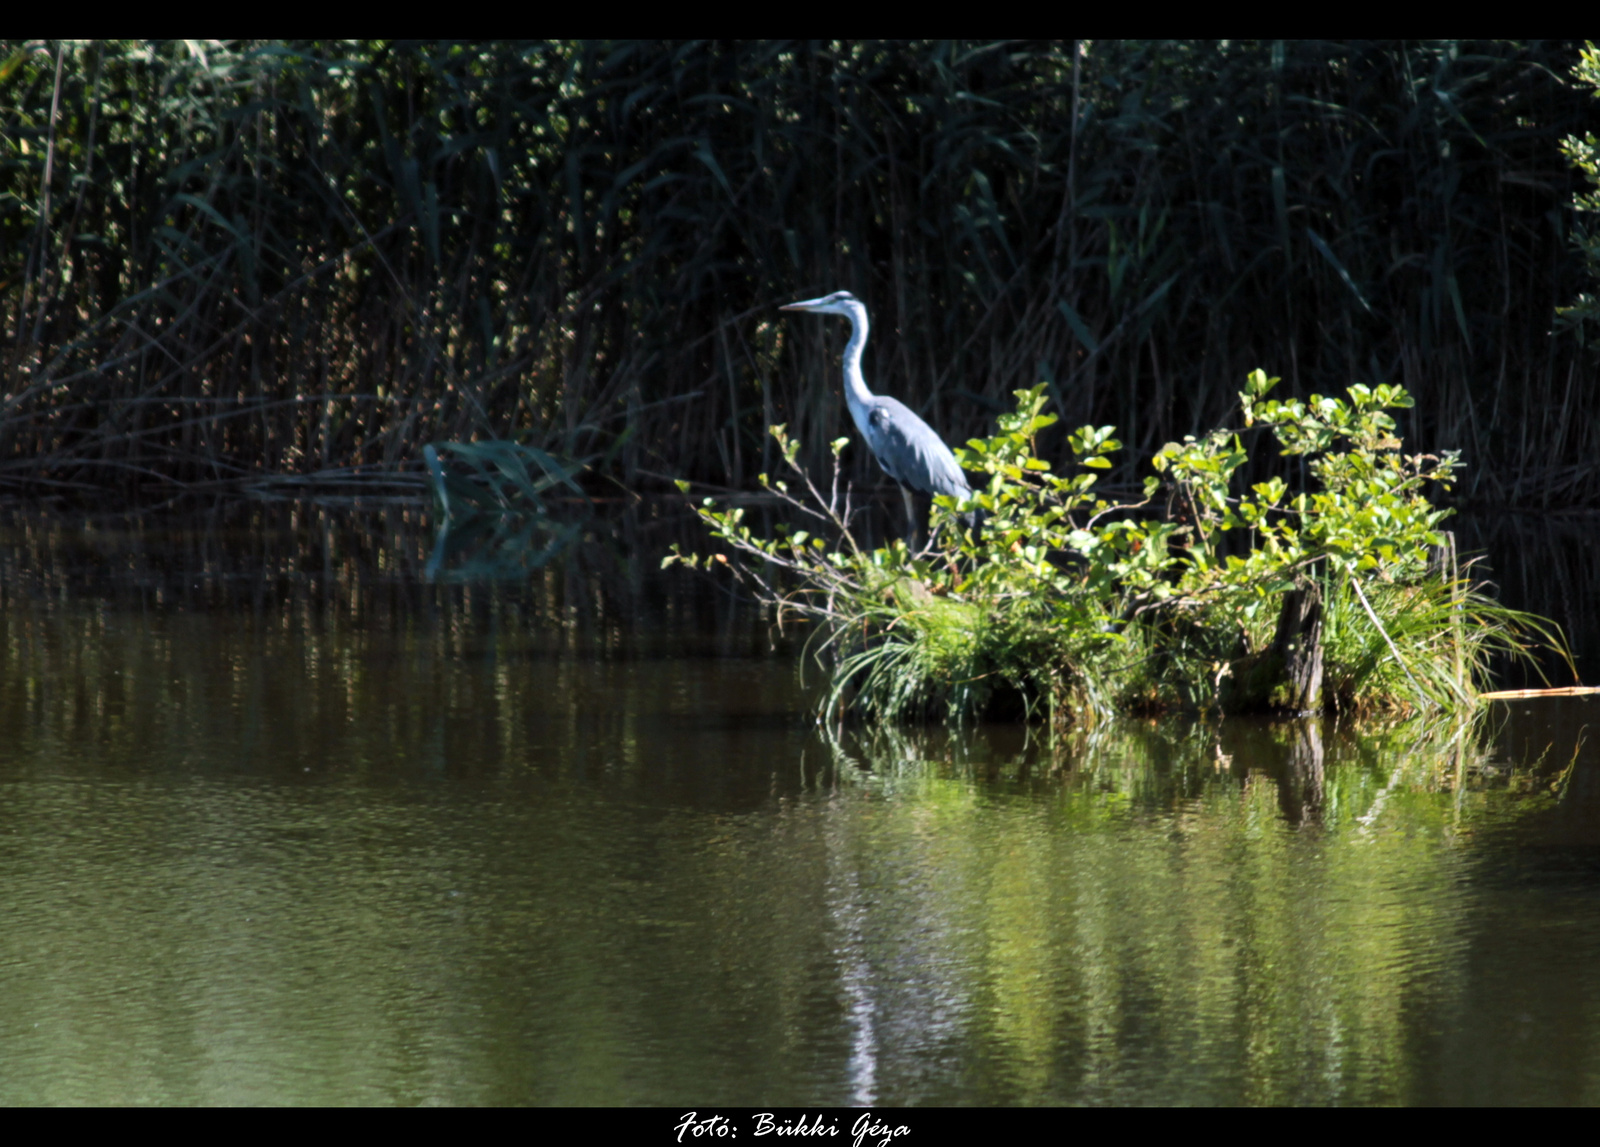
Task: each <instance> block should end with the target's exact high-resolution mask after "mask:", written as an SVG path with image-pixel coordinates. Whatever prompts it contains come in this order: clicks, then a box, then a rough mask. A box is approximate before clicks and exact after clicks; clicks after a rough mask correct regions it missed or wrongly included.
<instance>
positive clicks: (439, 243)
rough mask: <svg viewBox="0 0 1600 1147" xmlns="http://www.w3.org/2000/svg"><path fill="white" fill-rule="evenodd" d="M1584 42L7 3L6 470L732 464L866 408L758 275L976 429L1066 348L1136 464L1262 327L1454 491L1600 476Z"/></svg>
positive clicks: (765, 459) (1310, 383) (1, 400)
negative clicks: (180, 26) (428, 35)
mask: <svg viewBox="0 0 1600 1147" xmlns="http://www.w3.org/2000/svg"><path fill="white" fill-rule="evenodd" d="M1576 51H1577V46H1576V45H1575V44H1572V43H1567V42H1561V43H1557V42H1519V43H1513V42H1503V41H1497V42H1481V43H1480V42H1453V41H1429V42H1414V41H1407V42H1399V41H1394V42H1311V41H1286V42H1263V43H1256V42H1226V41H1225V42H1215V41H1211V42H1186V41H1178V42H1172V41H1168V42H1099V41H1093V42H1090V41H1083V42H1071V41H1062V42H1058V43H1027V42H1004V43H960V42H954V43H952V42H940V43H923V42H917V43H876V42H863V43H849V44H838V43H800V42H793V43H785V42H762V43H735V42H693V43H681V44H674V43H659V42H640V43H629V42H620V43H598V42H581V43H550V42H538V43H513V42H505V43H473V44H451V43H438V42H426V43H421V42H418V43H412V42H312V41H306V42H229V43H225V44H218V43H214V42H203V43H202V42H176V41H175V42H159V43H143V42H82V41H77V42H70V43H57V42H54V41H36V42H21V41H9V42H7V41H0V117H3V120H0V355H3V365H0V486H10V487H14V488H18V487H26V488H31V489H44V488H49V489H56V490H71V489H100V488H105V487H107V486H112V487H115V488H117V489H118V490H121V491H127V492H144V491H147V490H160V489H163V488H172V487H175V486H180V487H181V486H187V487H193V486H200V485H208V484H228V483H241V482H247V481H250V480H252V479H255V478H259V477H260V476H262V475H267V474H298V475H323V476H331V475H339V474H343V475H349V474H352V473H354V474H362V475H382V474H385V473H389V474H392V473H394V472H395V471H396V470H397V469H409V470H416V469H417V468H419V466H420V450H421V447H422V446H423V445H424V444H426V443H428V442H430V441H436V440H441V439H458V440H459V439H472V438H482V437H496V436H503V437H515V438H518V439H520V440H522V441H524V442H528V443H531V444H536V445H540V446H542V447H545V448H547V449H554V450H559V451H562V452H565V453H568V454H571V455H574V456H583V457H590V456H594V457H596V458H597V461H596V463H595V465H596V468H597V470H598V471H602V472H609V473H610V474H612V475H613V476H614V477H616V478H618V479H620V480H622V481H623V482H626V483H627V484H629V485H630V486H633V487H634V488H638V489H648V488H650V487H651V486H653V485H658V484H660V483H661V482H662V480H663V479H664V478H666V477H668V476H679V475H682V476H686V477H690V478H693V479H696V480H699V481H702V482H708V483H712V484H716V485H722V486H728V487H735V488H741V487H750V486H753V484H754V480H755V475H756V474H757V473H758V472H759V471H762V470H764V469H767V468H770V467H771V466H772V465H773V462H774V458H773V453H772V447H771V444H770V439H769V438H768V437H767V436H766V435H765V433H764V427H765V426H766V425H768V424H770V423H776V422H783V423H787V424H788V426H789V428H790V431H791V433H793V434H795V435H797V436H799V437H800V438H802V439H803V440H804V441H805V442H806V443H807V444H808V446H811V447H813V448H817V449H820V448H821V446H822V445H823V443H825V442H826V441H827V440H828V439H831V438H833V437H835V436H837V435H838V434H840V433H846V432H848V430H849V425H848V416H847V414H846V412H845V408H844V404H843V402H842V401H841V399H840V396H839V391H838V384H837V353H838V350H839V348H840V346H841V345H842V342H843V335H844V333H845V332H844V329H843V324H842V323H837V322H832V321H828V320H818V319H811V318H804V317H795V316H780V315H778V314H777V313H776V311H775V308H776V306H777V305H778V304H780V303H782V302H786V301H789V300H791V299H794V298H797V297H804V296H809V295H814V294H820V293H823V292H825V291H829V290H833V289H836V288H839V287H847V288H849V289H851V290H853V291H855V292H856V293H857V294H859V295H861V296H862V298H863V299H865V300H866V302H867V304H868V306H869V307H870V308H871V310H872V314H873V317H874V321H875V324H876V325H875V328H874V333H873V342H872V345H871V347H870V348H869V350H868V359H867V366H868V371H869V377H870V379H871V380H872V383H873V385H874V386H875V388H876V389H879V390H882V391H885V392H889V393H893V394H895V395H897V396H899V397H901V398H903V399H904V400H905V401H906V402H908V403H909V404H910V405H911V406H912V407H913V408H914V409H917V410H919V411H920V412H921V413H922V414H923V415H924V416H925V417H926V418H927V419H928V420H929V421H930V422H932V423H933V424H934V425H935V426H938V427H940V428H941V430H942V431H943V432H944V433H945V436H946V438H947V439H949V440H951V441H954V442H959V441H962V440H964V439H966V438H967V437H969V436H972V435H975V434H979V433H983V432H986V431H987V430H988V429H989V428H990V427H991V425H992V420H993V417H994V414H995V412H996V411H997V410H998V409H1001V408H1002V407H1008V406H1009V405H1010V401H1011V399H1010V392H1011V391H1012V390H1013V389H1015V388H1017V387H1021V386H1025V385H1028V384H1031V383H1032V382H1035V381H1037V380H1038V379H1040V378H1044V379H1048V380H1050V382H1051V384H1052V387H1053V392H1054V394H1055V397H1056V399H1057V401H1058V403H1059V407H1060V411H1061V413H1062V415H1063V417H1064V420H1065V421H1066V422H1067V423H1068V424H1078V423H1083V422H1094V423H1097V424H1106V423H1110V424H1115V425H1116V426H1118V427H1119V428H1120V430H1121V432H1122V437H1123V439H1124V441H1125V442H1126V443H1127V445H1128V447H1129V451H1128V453H1127V455H1125V457H1127V458H1128V459H1129V462H1128V465H1129V466H1132V465H1135V464H1137V465H1139V466H1143V464H1144V463H1143V459H1145V458H1146V457H1147V456H1148V454H1149V452H1150V451H1151V450H1152V449H1154V448H1156V447H1158V446H1159V445H1160V444H1161V443H1162V442H1164V441H1166V440H1168V439H1171V438H1175V437H1179V436H1181V435H1183V434H1186V433H1197V432H1201V431H1203V430H1205V429H1207V428H1209V427H1210V426H1211V425H1214V424H1216V423H1218V422H1219V421H1222V420H1225V419H1227V418H1228V417H1229V413H1228V412H1229V409H1230V407H1231V406H1232V404H1233V402H1234V395H1235V392H1236V391H1237V390H1238V388H1239V386H1240V384H1241V382H1242V380H1243V378H1244V375H1245V373H1246V372H1247V371H1248V370H1249V369H1251V368H1253V367H1256V366H1261V367H1264V368H1266V369H1267V370H1268V371H1269V373H1274V374H1280V375H1282V376H1283V377H1284V379H1285V388H1286V389H1287V390H1288V391H1290V392H1292V393H1295V394H1301V395H1304V394H1307V393H1310V392H1312V391H1314V390H1322V391H1334V392H1337V391H1338V390H1339V389H1340V388H1342V387H1344V386H1346V385H1348V384H1350V383H1351V382H1356V381H1363V382H1385V381H1386V382H1399V383H1402V384H1404V385H1405V386H1407V387H1408V388H1410V389H1411V390H1412V392H1413V393H1414V394H1415V396H1416V397H1417V400H1418V406H1417V408H1416V410H1415V411H1414V412H1412V414H1411V415H1410V417H1409V424H1408V425H1406V426H1404V427H1403V430H1404V432H1405V433H1406V434H1407V436H1408V444H1414V445H1417V446H1419V447H1422V448H1426V449H1442V448H1459V449H1461V450H1462V451H1463V452H1464V454H1465V457H1466V458H1467V460H1468V462H1469V466H1470V468H1469V470H1468V471H1467V477H1466V480H1465V482H1464V483H1463V487H1462V490H1461V493H1462V494H1463V495H1464V496H1465V497H1466V499H1467V500H1470V501H1477V502H1482V503H1513V504H1517V505H1522V506H1527V505H1543V506H1557V505H1584V504H1594V503H1596V502H1597V501H1600V464H1597V462H1596V459H1597V458H1600V441H1597V433H1600V419H1597V417H1596V416H1597V414H1600V389H1597V388H1596V386H1595V371H1594V360H1593V358H1592V357H1591V355H1592V351H1590V350H1588V349H1586V348H1584V347H1582V346H1581V345H1580V344H1579V341H1578V339H1577V338H1576V337H1575V336H1574V335H1572V334H1571V333H1562V332H1560V331H1554V332H1553V327H1554V326H1555V319H1556V316H1555V308H1556V307H1557V306H1559V305H1562V304H1565V303H1567V302H1569V301H1570V300H1571V299H1572V297H1573V296H1574V295H1575V294H1576V293H1577V292H1578V291H1579V290H1580V289H1582V287H1583V286H1584V283H1583V276H1582V264H1581V262H1580V261H1579V259H1578V258H1577V256H1576V255H1575V253H1574V251H1573V248H1572V244H1571V238H1570V235H1569V228H1570V226H1571V212H1570V206H1569V205H1570V200H1571V196H1572V192H1573V190H1574V187H1575V185H1576V184H1575V176H1574V175H1573V174H1572V173H1571V172H1570V171H1569V170H1568V168H1567V165H1566V164H1565V162H1564V161H1563V159H1562V156H1561V153H1560V150H1559V141H1560V140H1561V138H1562V137H1563V136H1566V135H1569V134H1572V133H1574V132H1580V131H1583V130H1586V129H1593V128H1594V126H1595V119H1596V116H1595V111H1596V103H1595V101H1594V100H1593V99H1591V98H1590V97H1589V95H1588V93H1587V92H1585V91H1580V90H1575V89H1574V88H1573V87H1572V86H1571V84H1570V81H1569V78H1568V77H1569V72H1570V69H1571V66H1572V63H1573V61H1574V59H1575V58H1576ZM856 454H857V457H856V458H855V460H854V464H855V465H856V466H857V467H858V468H859V469H858V475H859V476H860V477H863V478H875V473H874V472H873V471H871V470H870V469H868V468H867V467H869V465H870V464H869V463H868V462H867V461H866V460H865V458H864V452H860V451H857V452H856ZM1129 474H1131V470H1130V471H1125V472H1124V476H1128V475H1129Z"/></svg>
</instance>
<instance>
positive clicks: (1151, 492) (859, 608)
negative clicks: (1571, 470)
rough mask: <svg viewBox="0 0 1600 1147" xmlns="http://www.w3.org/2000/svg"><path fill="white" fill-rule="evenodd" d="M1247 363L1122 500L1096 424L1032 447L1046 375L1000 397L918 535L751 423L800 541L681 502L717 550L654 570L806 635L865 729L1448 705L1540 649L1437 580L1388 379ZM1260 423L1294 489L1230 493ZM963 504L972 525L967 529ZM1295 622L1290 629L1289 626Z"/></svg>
mask: <svg viewBox="0 0 1600 1147" xmlns="http://www.w3.org/2000/svg"><path fill="white" fill-rule="evenodd" d="M1277 381H1278V380H1277V379H1273V378H1268V377H1267V376H1266V375H1265V374H1264V373H1263V372H1261V371H1256V372H1254V373H1252V374H1251V376H1250V378H1249V379H1248V381H1247V383H1246V386H1245V389H1244V390H1243V391H1242V392H1240V395H1239V398H1240V404H1241V411H1242V413H1243V416H1244V424H1243V425H1242V426H1240V427H1235V428H1228V429H1221V430H1216V431H1213V432H1211V433H1210V434H1208V435H1206V436H1204V437H1203V438H1197V437H1193V436H1191V437H1188V438H1186V439H1184V440H1183V441H1182V442H1174V443H1168V444H1167V445H1166V446H1164V447H1163V448H1162V449H1161V450H1160V451H1158V452H1157V453H1156V456H1155V458H1154V459H1153V463H1154V468H1155V470H1156V473H1155V474H1154V475H1152V476H1151V477H1149V478H1148V479H1147V480H1146V483H1145V486H1144V489H1143V496H1142V498H1139V499H1137V500H1132V501H1107V500H1106V499H1104V498H1101V497H1100V496H1099V495H1098V493H1097V491H1096V488H1095V487H1096V481H1097V472H1100V471H1103V470H1105V469H1106V468H1108V467H1109V465H1110V463H1109V460H1108V457H1107V456H1108V455H1110V454H1111V453H1113V452H1115V451H1116V450H1118V449H1119V448H1120V445H1121V444H1120V443H1119V442H1118V440H1117V439H1116V438H1115V437H1114V430H1113V428H1112V427H1108V426H1107V427H1092V426H1088V427H1083V428H1081V429H1079V430H1078V431H1076V432H1074V433H1073V434H1071V435H1069V437H1068V444H1069V447H1070V449H1071V451H1072V453H1073V456H1074V462H1075V467H1074V470H1075V472H1073V473H1069V474H1064V475H1058V474H1056V473H1054V472H1053V470H1052V467H1051V466H1050V464H1049V463H1048V462H1046V461H1044V460H1043V459H1041V458H1039V457H1038V456H1037V453H1036V451H1035V441H1036V439H1037V436H1038V434H1039V432H1040V431H1042V430H1044V429H1045V428H1047V427H1048V426H1050V425H1051V424H1052V423H1053V422H1054V416H1053V415H1050V414H1047V413H1045V409H1044V408H1045V404H1046V399H1045V396H1044V390H1045V388H1044V387H1043V386H1042V385H1041V386H1037V387H1034V388H1032V389H1031V390H1025V391H1019V392H1017V397H1018V407H1017V410H1016V411H1015V412H1014V413H1012V414H1008V415H1005V416H1002V417H1001V419H1000V427H999V433H997V434H995V435H993V436H991V437H989V438H987V439H981V440H974V441H972V442H971V443H969V444H968V446H967V448H966V449H964V450H963V451H962V452H961V456H962V461H963V464H964V465H965V466H966V467H967V468H968V469H969V470H972V471H980V472H982V473H983V474H984V475H985V476H986V478H987V481H985V482H980V483H977V484H975V486H974V491H975V492H974V494H973V495H972V496H971V498H968V499H963V500H960V501H957V500H955V499H952V498H948V497H939V498H936V499H935V500H934V511H933V522H932V525H933V529H932V531H931V534H930V541H929V542H928V543H927V544H926V545H925V546H923V548H922V549H920V550H913V549H911V548H910V547H908V546H907V545H906V544H905V543H904V542H894V543H891V544H890V545H887V546H883V547H879V548H876V549H872V550H868V549H867V548H866V547H865V546H863V545H862V544H861V543H860V542H859V541H858V540H857V538H856V536H855V534H854V532H853V530H852V517H853V509H852V506H851V503H850V494H849V488H848V486H847V485H846V486H844V487H843V488H841V484H840V481H839V469H838V459H839V458H840V456H841V455H842V453H843V450H844V447H845V445H846V443H847V440H845V439H839V440H836V441H835V442H834V444H833V454H834V458H835V472H834V477H833V481H832V482H831V484H830V486H829V492H828V493H827V494H826V495H824V494H823V493H822V491H821V489H820V488H819V487H818V486H817V485H816V484H815V483H813V482H812V481H811V479H810V477H809V476H808V475H807V474H806V472H805V471H804V469H803V468H801V467H800V466H799V464H798V462H797V460H796V459H797V455H798V451H799V446H798V444H797V443H795V442H794V441H792V440H791V439H790V438H789V437H788V436H787V434H786V432H785V431H784V429H783V428H782V427H776V428H774V436H775V438H776V440H777V442H778V444H779V445H780V447H781V449H782V452H783V458H784V460H785V463H786V466H787V467H788V468H789V469H791V470H792V471H794V472H795V473H796V474H798V475H799V477H800V480H801V483H802V486H803V488H802V489H799V490H791V488H790V487H789V485H788V484H787V482H785V481H782V480H777V481H774V480H772V479H770V478H768V477H767V476H766V475H763V476H762V484H763V485H764V486H766V487H767V488H768V489H770V490H772V491H773V492H774V493H776V494H777V495H778V496H779V498H780V499H782V500H784V501H785V502H786V503H787V504H789V505H790V506H791V507H793V508H795V509H797V510H799V511H801V512H802V513H804V514H805V515H807V516H808V517H809V518H810V519H811V524H812V525H813V526H814V527H816V528H814V529H810V530H800V529H792V528H791V529H782V530H780V531H779V533H778V535H777V536H776V537H774V538H760V537H757V536H755V535H754V534H752V533H751V531H750V529H749V527H748V526H747V525H745V523H744V520H743V512H742V511H741V510H739V509H737V508H734V509H726V510H723V509H718V508H717V507H716V506H715V504H714V503H713V502H712V500H710V499H707V500H706V501H705V503H704V504H703V505H702V507H701V511H700V512H701V515H702V517H703V518H704V520H705V521H706V523H707V524H708V525H709V526H710V528H711V530H712V532H713V534H714V535H715V536H717V537H718V538H720V539H721V540H722V541H723V542H725V543H727V544H728V545H729V546H730V547H731V550H732V554H731V556H730V555H729V554H726V553H724V554H718V555H713V556H711V557H706V556H703V555H684V554H681V553H678V552H676V551H675V552H674V554H673V556H671V557H669V558H668V559H667V561H668V562H669V563H670V562H674V561H686V562H689V563H690V564H693V565H702V564H705V565H710V564H716V565H719V566H726V567H727V568H729V569H731V570H733V571H734V573H735V575H736V576H737V577H739V578H740V579H741V580H742V581H743V582H744V583H745V584H746V585H747V586H749V587H750V588H752V589H753V590H754V592H755V593H756V594H757V595H758V596H759V597H761V598H762V599H763V600H765V601H767V602H768V603H769V604H771V605H772V606H774V607H776V609H777V610H778V615H779V617H780V620H788V619H792V618H799V619H804V620H807V621H811V622H815V623H819V624H818V628H817V637H816V652H817V654H818V655H819V657H820V658H821V659H822V660H823V661H824V663H825V664H826V665H827V666H828V668H829V671H830V674H831V676H830V688H829V691H828V694H827V699H826V702H825V709H826V711H827V713H828V714H830V715H835V714H838V713H839V712H841V711H843V710H844V709H847V708H853V709H856V710H859V711H860V712H862V713H864V714H866V715H867V716H869V717H872V718H876V719H882V720H902V719H915V718H928V717H936V718H942V719H945V720H949V721H962V720H966V719H970V718H973V717H977V716H982V715H1029V716H1048V717H1049V718H1050V719H1051V720H1052V722H1054V723H1061V722H1064V721H1070V720H1074V719H1079V720H1081V719H1084V718H1094V717H1098V716H1103V715H1107V714H1110V713H1112V712H1116V711H1140V710H1144V711H1148V710H1158V709H1173V708H1184V709H1216V708H1231V709H1241V708H1267V709H1289V710H1293V711H1296V712H1300V711H1305V710H1317V709H1328V708H1332V709H1337V710H1341V711H1352V712H1374V711H1388V712H1396V713H1412V712H1419V711H1423V710H1430V709H1444V710H1450V711H1469V710H1471V709H1472V708H1473V707H1474V706H1475V703H1476V694H1477V691H1478V690H1479V689H1480V688H1482V687H1483V686H1484V685H1486V684H1487V680H1488V673H1489V667H1490V664H1491V662H1492V660H1493V659H1494V658H1495V657H1498V656H1504V655H1506V654H1512V655H1522V654H1526V653H1527V652H1528V650H1529V648H1530V645H1531V644H1535V643H1546V644H1553V645H1555V646H1557V647H1558V648H1559V647H1560V638H1559V634H1558V633H1557V632H1556V631H1555V628H1554V627H1553V626H1552V625H1551V624H1550V623H1547V622H1544V621H1542V620H1540V619H1538V618H1533V617H1529V616H1527V615H1525V614H1522V613H1519V612H1517V611H1515V610H1510V609H1507V608H1505V607H1503V606H1501V605H1499V604H1497V603H1495V602H1494V601H1492V600H1490V599H1489V598H1487V597H1486V596H1484V595H1483V594H1482V593H1481V592H1479V591H1478V590H1477V589H1475V588H1474V587H1473V586H1471V585H1470V584H1469V583H1468V582H1467V581H1466V580H1465V579H1463V578H1461V577H1460V576H1459V575H1458V571H1456V570H1455V569H1454V568H1453V562H1444V561H1441V559H1440V557H1439V555H1440V554H1441V553H1448V552H1451V551H1450V550H1449V548H1448V547H1446V546H1445V543H1446V541H1447V538H1446V536H1445V534H1444V533H1443V532H1442V531H1441V530H1440V529H1439V523H1440V522H1441V521H1442V520H1443V519H1444V518H1445V516H1446V515H1447V514H1448V512H1449V511H1446V510H1441V509H1438V508H1437V507H1435V506H1434V505H1433V503H1432V502H1431V501H1430V500H1429V498H1428V496H1427V489H1428V488H1429V487H1432V486H1446V485H1448V483H1449V482H1450V480H1451V478H1452V475H1453V473H1454V471H1455V469H1456V465H1457V461H1456V458H1455V456H1454V455H1450V454H1446V455H1442V456H1432V455H1406V454H1405V453H1404V452H1403V451H1402V444H1401V442H1400V440H1399V438H1397V437H1396V436H1395V433H1394V431H1395V421H1394V418H1393V417H1392V415H1390V414H1389V413H1388V412H1389V411H1390V410H1392V409H1395V408H1405V407H1407V406H1409V405H1410V401H1411V400H1410V396H1409V395H1408V394H1407V393H1406V392H1405V391H1404V390H1403V389H1402V388H1399V387H1390V386H1378V387H1366V386H1361V385H1357V386H1352V387H1350V388H1349V389H1348V392H1347V394H1348V397H1347V398H1345V399H1338V398H1332V397H1325V396H1320V395H1312V396H1311V398H1310V399H1309V400H1307V401H1304V402H1302V401H1300V400H1289V401H1282V402H1280V401H1277V400H1274V399H1271V398H1269V397H1268V394H1269V392H1270V391H1271V390H1272V389H1273V387H1274V386H1275V385H1276V383H1277ZM1261 430H1270V431H1271V434H1272V437H1273V438H1274V439H1275V440H1276V441H1277V443H1278V444H1279V445H1280V447H1281V448H1282V451H1283V453H1285V454H1288V455H1291V456H1299V457H1301V458H1303V459H1304V460H1305V462H1306V470H1307V472H1308V474H1309V476H1310V478H1311V479H1312V485H1311V487H1310V488H1308V489H1306V490H1303V491H1299V492H1293V491H1291V490H1290V489H1289V488H1288V486H1287V484H1286V483H1285V482H1284V481H1283V480H1282V479H1279V478H1274V479H1271V480H1269V481H1266V482H1257V483H1255V484H1254V485H1253V486H1251V487H1250V488H1249V489H1248V490H1246V491H1242V492H1241V491H1238V490H1237V489H1236V486H1237V481H1236V479H1237V475H1238V474H1239V472H1240V471H1241V469H1242V468H1243V467H1244V466H1245V465H1246V463H1247V462H1248V460H1249V459H1248V451H1247V449H1246V447H1245V445H1244V440H1245V438H1246V437H1247V436H1251V435H1255V434H1258V433H1259V432H1260V431H1261ZM975 510H977V511H981V517H982V522H983V525H982V527H981V528H977V529H975V528H972V527H969V526H967V525H965V524H964V522H965V521H966V520H967V519H966V517H965V516H966V515H970V514H971V513H972V512H973V511H975ZM1291 618H1292V619H1297V620H1295V624H1293V625H1290V624H1288V620H1287V619H1291Z"/></svg>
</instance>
